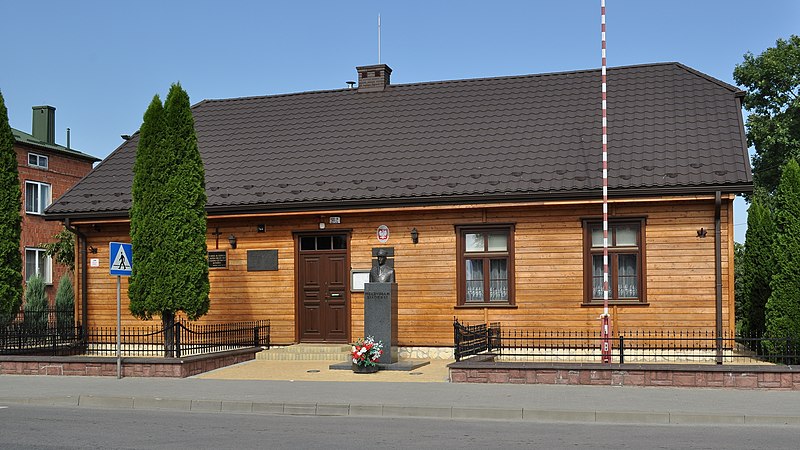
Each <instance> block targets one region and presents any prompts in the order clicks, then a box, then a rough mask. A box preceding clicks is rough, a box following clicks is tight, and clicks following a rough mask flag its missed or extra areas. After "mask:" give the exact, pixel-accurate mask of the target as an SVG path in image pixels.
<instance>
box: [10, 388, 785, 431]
mask: <svg viewBox="0 0 800 450" xmlns="http://www.w3.org/2000/svg"><path fill="white" fill-rule="evenodd" d="M0 404H23V405H39V406H58V407H64V406H66V407H85V408H100V409H133V410H144V411H147V410H151V411H152V410H168V411H187V412H188V411H194V412H225V413H233V414H275V415H301V416H352V417H411V418H426V419H430V418H436V419H451V420H502V421H531V422H545V423H553V422H572V423H613V424H632V425H639V424H640V425H656V424H661V425H670V424H673V425H686V424H695V425H697V424H702V425H785V426H800V416H790V415H747V414H720V413H701V412H680V411H574V410H546V409H532V408H481V407H461V406H408V405H359V404H338V403H264V402H248V401H228V400H187V399H171V398H161V397H152V398H146V397H112V396H99V395H80V396H70V395H67V396H50V397H0Z"/></svg>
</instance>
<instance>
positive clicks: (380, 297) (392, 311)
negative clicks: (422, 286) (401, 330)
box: [364, 283, 398, 364]
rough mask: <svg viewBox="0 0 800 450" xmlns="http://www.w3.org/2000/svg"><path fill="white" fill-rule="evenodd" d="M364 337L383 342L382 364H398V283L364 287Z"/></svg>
mask: <svg viewBox="0 0 800 450" xmlns="http://www.w3.org/2000/svg"><path fill="white" fill-rule="evenodd" d="M364 336H365V337H366V336H373V337H374V338H375V340H376V341H381V342H383V355H381V358H380V359H379V360H378V362H379V363H380V364H392V363H395V362H397V353H398V352H397V283H366V284H365V285H364Z"/></svg>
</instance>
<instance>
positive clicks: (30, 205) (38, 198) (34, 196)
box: [25, 181, 52, 214]
mask: <svg viewBox="0 0 800 450" xmlns="http://www.w3.org/2000/svg"><path fill="white" fill-rule="evenodd" d="M51 201H52V197H51V196H50V185H49V184H47V183H40V182H38V181H26V182H25V212H26V213H28V214H44V210H45V208H47V207H48V206H50V202H51Z"/></svg>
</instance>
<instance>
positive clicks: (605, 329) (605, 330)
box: [600, 0, 611, 363]
mask: <svg viewBox="0 0 800 450" xmlns="http://www.w3.org/2000/svg"><path fill="white" fill-rule="evenodd" d="M600 32H601V33H600V34H601V41H602V65H601V69H600V71H601V72H600V78H601V81H602V84H603V87H602V93H603V315H602V316H600V319H601V320H602V330H601V336H602V349H601V352H600V353H601V356H602V360H603V362H604V363H610V362H611V340H610V338H609V335H610V334H611V330H610V326H609V320H608V319H609V315H608V135H607V134H606V133H607V121H606V0H600Z"/></svg>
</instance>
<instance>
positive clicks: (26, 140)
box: [11, 128, 100, 162]
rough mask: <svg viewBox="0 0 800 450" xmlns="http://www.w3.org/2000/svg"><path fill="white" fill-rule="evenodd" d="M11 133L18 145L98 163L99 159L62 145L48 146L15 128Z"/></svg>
mask: <svg viewBox="0 0 800 450" xmlns="http://www.w3.org/2000/svg"><path fill="white" fill-rule="evenodd" d="M11 132H12V133H13V134H14V141H16V142H17V143H18V144H23V145H30V146H33V147H38V148H41V149H45V150H50V151H52V152H56V153H59V154H62V155H64V156H71V157H73V158H80V159H84V160H87V161H91V162H97V161H100V158H97V157H94V156H92V155H88V154H86V153H83V152H79V151H77V150H75V149H72V148H67V147H64V146H63V145H58V144H48V143H47V142H44V141H40V140H39V139H36V138H35V137H33V135H31V134H28V133H26V132H24V131H20V130H17V129H16V128H11Z"/></svg>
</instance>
